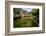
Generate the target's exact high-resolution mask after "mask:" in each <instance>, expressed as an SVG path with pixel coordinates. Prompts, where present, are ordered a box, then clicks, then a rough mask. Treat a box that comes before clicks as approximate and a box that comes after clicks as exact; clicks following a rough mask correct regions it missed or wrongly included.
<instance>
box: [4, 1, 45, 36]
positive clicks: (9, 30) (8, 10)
mask: <svg viewBox="0 0 46 36" xmlns="http://www.w3.org/2000/svg"><path fill="white" fill-rule="evenodd" d="M23 5H24V6H23ZM17 6H18V8H22V7H23V8H24V7H26V8H30V7H33V8H39V9H40V13H39V14H40V15H39V17H40V18H39V22H40V25H39V27H31V28H30V27H26V28H15V29H14V28H13V14H12V13H13V8H16V7H17ZM5 27H6V28H5V32H6V36H8V35H21V34H37V33H44V32H45V3H35V2H21V1H5Z"/></svg>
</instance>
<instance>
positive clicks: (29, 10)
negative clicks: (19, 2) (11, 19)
mask: <svg viewBox="0 0 46 36" xmlns="http://www.w3.org/2000/svg"><path fill="white" fill-rule="evenodd" d="M22 9H23V10H26V11H28V12H31V11H32V8H22Z"/></svg>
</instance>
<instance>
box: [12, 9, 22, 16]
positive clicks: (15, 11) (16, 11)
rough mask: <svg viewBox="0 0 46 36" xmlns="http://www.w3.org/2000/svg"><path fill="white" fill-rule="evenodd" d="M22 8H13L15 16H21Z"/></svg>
mask: <svg viewBox="0 0 46 36" xmlns="http://www.w3.org/2000/svg"><path fill="white" fill-rule="evenodd" d="M20 11H21V8H13V12H14V15H15V14H20Z"/></svg>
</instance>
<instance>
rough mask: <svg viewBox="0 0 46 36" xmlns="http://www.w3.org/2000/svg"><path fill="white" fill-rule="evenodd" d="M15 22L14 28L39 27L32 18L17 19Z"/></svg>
mask: <svg viewBox="0 0 46 36" xmlns="http://www.w3.org/2000/svg"><path fill="white" fill-rule="evenodd" d="M13 21H14V28H17V27H37V24H36V23H35V22H34V20H33V18H32V17H31V16H29V17H23V18H21V19H15V20H13Z"/></svg>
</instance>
